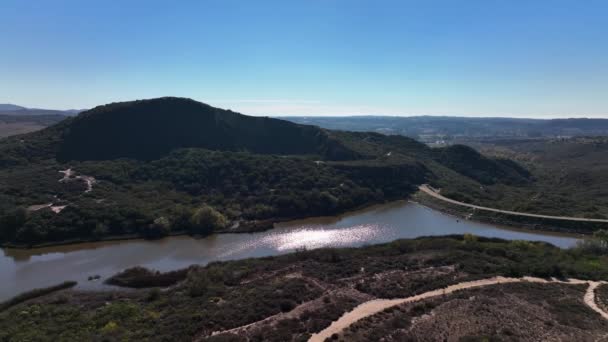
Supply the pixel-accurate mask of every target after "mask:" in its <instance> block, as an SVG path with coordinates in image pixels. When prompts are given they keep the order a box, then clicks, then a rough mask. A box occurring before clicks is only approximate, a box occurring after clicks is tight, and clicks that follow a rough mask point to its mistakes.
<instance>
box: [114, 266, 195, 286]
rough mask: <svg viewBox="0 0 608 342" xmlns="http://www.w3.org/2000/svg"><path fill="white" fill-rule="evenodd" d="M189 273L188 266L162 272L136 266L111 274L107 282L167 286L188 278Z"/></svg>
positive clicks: (117, 284)
mask: <svg viewBox="0 0 608 342" xmlns="http://www.w3.org/2000/svg"><path fill="white" fill-rule="evenodd" d="M187 275H188V269H187V268H185V269H181V270H176V271H170V272H165V273H160V272H158V271H152V270H149V269H147V268H145V267H140V266H136V267H131V268H128V269H126V270H124V271H122V272H120V273H117V274H115V275H113V276H111V277H110V278H108V279H107V280H106V284H110V285H116V286H123V287H132V288H145V287H166V286H170V285H173V284H175V283H177V282H178V281H180V280H183V279H186V276H187Z"/></svg>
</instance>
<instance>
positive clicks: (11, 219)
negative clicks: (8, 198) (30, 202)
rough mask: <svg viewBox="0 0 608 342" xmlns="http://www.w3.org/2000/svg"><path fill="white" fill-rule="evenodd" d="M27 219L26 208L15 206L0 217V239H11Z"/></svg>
mask: <svg viewBox="0 0 608 342" xmlns="http://www.w3.org/2000/svg"><path fill="white" fill-rule="evenodd" d="M25 221H27V210H25V209H24V208H16V209H14V210H12V211H10V212H8V213H6V214H5V215H3V216H1V217H0V240H2V241H8V240H12V239H13V238H14V237H15V235H16V234H17V230H18V229H19V228H21V227H22V226H23V225H24V224H25Z"/></svg>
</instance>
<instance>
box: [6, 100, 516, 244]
mask: <svg viewBox="0 0 608 342" xmlns="http://www.w3.org/2000/svg"><path fill="white" fill-rule="evenodd" d="M471 162H474V164H470V163H471ZM0 166H2V168H1V169H0V226H1V227H2V228H1V229H0V241H1V242H4V243H5V244H6V243H11V244H17V245H24V244H26V245H27V244H38V243H49V242H62V241H81V240H94V239H103V238H108V237H115V236H147V237H158V236H164V235H167V234H179V233H192V234H208V233H210V232H213V231H250V230H256V229H265V228H268V227H270V226H272V223H273V222H276V221H280V220H285V219H293V218H297V217H306V216H318V215H331V214H336V213H340V212H344V211H346V210H352V209H355V208H358V207H362V206H366V205H370V204H374V203H379V202H383V201H388V200H395V199H403V198H406V197H407V196H408V195H409V194H411V193H413V192H415V191H416V189H417V186H418V185H420V184H422V183H426V182H431V183H433V184H438V185H441V184H442V183H450V184H452V183H456V184H460V185H462V186H463V187H468V188H471V187H472V188H479V186H480V184H481V183H483V184H496V185H500V184H525V183H526V181H527V178H526V177H527V174H526V173H525V172H524V171H523V170H522V169H521V168H520V167H519V166H518V165H517V164H515V163H512V162H506V161H503V160H500V159H493V158H487V157H483V156H481V155H480V154H479V153H477V152H476V151H475V150H472V149H469V148H463V147H461V148H448V149H431V148H429V147H428V146H426V145H424V144H422V143H419V142H417V141H415V140H413V139H411V138H407V137H403V136H385V135H382V134H378V133H365V132H355V133H353V132H341V131H331V130H326V129H322V128H319V127H316V126H309V125H300V124H295V123H291V122H288V121H284V120H278V119H272V118H264V117H250V116H246V115H242V114H239V113H235V112H232V111H227V110H222V109H218V108H214V107H211V106H208V105H206V104H203V103H199V102H195V101H192V100H189V99H182V98H171V97H167V98H159V99H152V100H141V101H132V102H124V103H114V104H109V105H105V106H100V107H96V108H94V109H92V110H89V111H86V112H83V113H81V114H80V115H78V116H77V117H74V118H68V119H66V120H63V121H61V122H60V123H58V124H56V125H54V126H51V127H48V128H46V129H43V130H40V131H37V132H33V133H28V134H24V135H19V136H15V137H9V138H6V139H3V140H0Z"/></svg>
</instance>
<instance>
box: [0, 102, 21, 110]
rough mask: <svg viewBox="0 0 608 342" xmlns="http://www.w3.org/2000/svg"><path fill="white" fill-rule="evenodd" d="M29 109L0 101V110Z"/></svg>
mask: <svg viewBox="0 0 608 342" xmlns="http://www.w3.org/2000/svg"><path fill="white" fill-rule="evenodd" d="M24 109H27V108H25V107H21V106H17V105H14V104H10V103H0V111H15V110H24Z"/></svg>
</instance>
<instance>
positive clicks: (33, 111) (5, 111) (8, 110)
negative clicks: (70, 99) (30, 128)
mask: <svg viewBox="0 0 608 342" xmlns="http://www.w3.org/2000/svg"><path fill="white" fill-rule="evenodd" d="M82 111H84V110H83V109H68V110H56V109H42V108H27V107H22V106H18V105H14V104H10V103H0V115H64V116H74V115H77V114H78V113H80V112H82Z"/></svg>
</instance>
